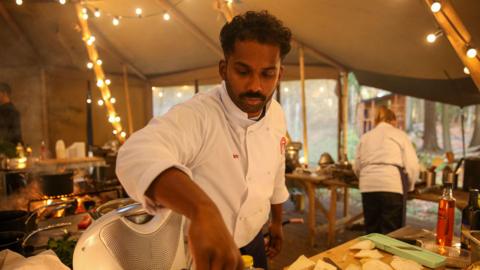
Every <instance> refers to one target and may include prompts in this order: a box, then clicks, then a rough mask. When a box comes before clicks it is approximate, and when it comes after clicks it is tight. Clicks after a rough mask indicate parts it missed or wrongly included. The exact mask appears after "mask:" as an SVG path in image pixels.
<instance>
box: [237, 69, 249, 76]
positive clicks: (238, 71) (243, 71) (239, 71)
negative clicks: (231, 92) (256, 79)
mask: <svg viewBox="0 0 480 270" xmlns="http://www.w3.org/2000/svg"><path fill="white" fill-rule="evenodd" d="M237 73H238V74H240V75H242V76H245V75H247V74H248V71H246V70H237Z"/></svg>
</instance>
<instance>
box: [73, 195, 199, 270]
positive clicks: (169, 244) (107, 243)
mask: <svg viewBox="0 0 480 270" xmlns="http://www.w3.org/2000/svg"><path fill="white" fill-rule="evenodd" d="M184 223H185V218H184V217H183V216H182V215H179V214H177V213H175V212H172V211H171V210H167V209H165V210H161V211H160V212H159V213H158V214H156V215H155V216H152V215H149V214H148V213H146V211H145V210H144V209H143V207H142V206H141V205H140V204H138V203H135V204H130V205H127V206H124V207H122V208H119V209H117V210H114V211H111V212H109V213H107V214H105V215H104V216H102V217H100V218H99V219H97V220H95V221H94V222H93V223H92V224H91V225H90V227H89V228H88V229H87V230H86V231H85V232H84V233H83V234H82V236H81V237H80V239H79V240H78V243H77V245H76V247H75V251H74V254H73V269H75V270H91V269H97V270H121V269H124V270H130V269H135V270H142V269H148V270H179V269H190V267H187V249H186V245H185V237H184V230H183V227H184Z"/></svg>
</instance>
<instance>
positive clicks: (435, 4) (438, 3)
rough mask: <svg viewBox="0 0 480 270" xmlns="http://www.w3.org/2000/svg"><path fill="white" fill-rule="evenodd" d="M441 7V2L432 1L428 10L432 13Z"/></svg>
mask: <svg viewBox="0 0 480 270" xmlns="http://www.w3.org/2000/svg"><path fill="white" fill-rule="evenodd" d="M440 9H442V4H441V3H440V2H439V1H433V3H432V5H431V6H430V10H431V11H432V12H433V13H437V12H439V11H440Z"/></svg>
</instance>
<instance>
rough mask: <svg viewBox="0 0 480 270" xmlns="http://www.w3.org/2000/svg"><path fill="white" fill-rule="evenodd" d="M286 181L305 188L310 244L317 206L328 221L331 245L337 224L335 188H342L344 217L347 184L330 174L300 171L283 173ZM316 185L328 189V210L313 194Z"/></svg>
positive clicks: (329, 244) (315, 228)
mask: <svg viewBox="0 0 480 270" xmlns="http://www.w3.org/2000/svg"><path fill="white" fill-rule="evenodd" d="M285 178H286V180H287V181H294V182H297V183H299V184H300V185H302V186H303V188H304V189H305V192H306V194H307V198H308V218H307V219H308V220H307V226H308V230H309V234H310V244H311V245H314V244H315V235H316V232H317V225H316V218H315V215H316V213H317V208H318V210H320V212H321V213H323V214H324V215H325V217H326V218H327V221H328V224H327V226H328V239H327V244H328V246H329V247H331V246H332V245H333V244H334V242H335V230H336V225H337V218H336V213H337V195H338V193H337V190H338V189H342V190H343V217H344V218H345V219H346V218H347V215H348V197H349V194H348V189H349V187H350V186H348V185H347V184H346V183H345V182H343V181H341V180H339V179H337V178H335V177H333V176H330V175H315V174H300V173H287V174H285ZM317 187H323V188H327V189H329V191H330V204H329V208H328V211H327V209H326V208H325V207H324V206H323V205H322V203H321V202H320V200H319V198H317V197H316V196H315V189H316V188H317ZM359 216H360V217H361V216H362V214H360V215H357V216H355V217H353V218H352V219H350V220H349V221H347V222H346V223H347V224H348V223H350V222H352V220H354V219H357V218H358V217H359Z"/></svg>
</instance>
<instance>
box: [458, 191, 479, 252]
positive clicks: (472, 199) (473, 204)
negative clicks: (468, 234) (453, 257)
mask: <svg viewBox="0 0 480 270" xmlns="http://www.w3.org/2000/svg"><path fill="white" fill-rule="evenodd" d="M478 210H480V208H479V207H478V189H470V191H469V196H468V205H467V206H466V207H465V208H463V210H462V231H469V230H470V223H471V218H473V217H472V213H474V212H475V211H478ZM460 245H461V247H462V248H463V249H468V248H469V243H468V239H467V238H465V237H464V236H463V233H462V234H461V235H460Z"/></svg>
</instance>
